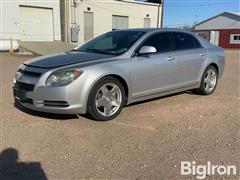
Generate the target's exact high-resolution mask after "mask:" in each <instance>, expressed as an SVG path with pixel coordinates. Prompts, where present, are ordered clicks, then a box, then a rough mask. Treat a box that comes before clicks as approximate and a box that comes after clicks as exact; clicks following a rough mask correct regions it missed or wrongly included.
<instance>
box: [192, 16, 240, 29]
mask: <svg viewBox="0 0 240 180" xmlns="http://www.w3.org/2000/svg"><path fill="white" fill-rule="evenodd" d="M213 29H214V30H218V29H240V20H239V19H231V18H230V17H227V16H218V17H216V18H214V19H211V20H209V21H206V22H204V23H202V24H199V25H197V26H196V27H195V30H198V31H199V30H213Z"/></svg>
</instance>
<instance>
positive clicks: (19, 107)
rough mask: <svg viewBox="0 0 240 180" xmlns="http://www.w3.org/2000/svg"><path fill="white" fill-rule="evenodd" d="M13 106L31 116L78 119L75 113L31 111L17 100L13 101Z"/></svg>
mask: <svg viewBox="0 0 240 180" xmlns="http://www.w3.org/2000/svg"><path fill="white" fill-rule="evenodd" d="M14 107H15V108H17V109H19V110H20V111H22V112H24V113H27V114H30V115H32V116H37V117H42V118H47V119H52V120H72V119H79V117H78V116H77V115H71V114H52V113H45V112H38V111H33V110H31V109H27V108H25V107H24V106H23V105H21V103H19V102H18V101H16V100H15V101H14Z"/></svg>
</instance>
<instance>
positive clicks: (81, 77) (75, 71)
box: [13, 29, 225, 120]
mask: <svg viewBox="0 0 240 180" xmlns="http://www.w3.org/2000/svg"><path fill="white" fill-rule="evenodd" d="M224 64H225V61H224V50H223V49H222V48H220V47H216V46H214V45H212V44H210V43H208V42H207V41H206V40H204V39H203V38H201V37H200V36H198V35H196V34H194V33H190V32H185V31H182V30H177V29H128V30H117V31H112V32H108V33H106V34H103V35H101V36H98V37H97V38H95V39H92V40H90V41H88V42H86V43H85V44H83V45H82V46H80V47H78V48H75V49H74V50H72V51H70V52H64V53H60V54H55V55H51V56H44V57H38V58H35V59H33V60H30V61H27V62H25V63H23V64H21V65H20V66H19V68H18V70H17V72H16V75H15V79H14V86H13V90H14V97H15V99H16V101H18V102H20V103H21V104H22V105H23V106H25V107H26V108H29V109H32V110H36V111H42V112H50V113H59V114H89V115H90V117H91V118H93V119H97V120H111V119H113V118H115V117H116V116H117V115H118V114H119V113H120V112H121V110H122V108H123V106H124V105H128V104H131V103H134V102H138V101H142V100H146V99H151V98H156V97H160V96H164V95H168V94H173V93H177V92H180V91H186V90H195V92H197V93H199V94H202V95H210V94H212V93H213V92H214V90H215V88H216V86H217V82H218V79H219V77H221V76H222V74H223V71H224Z"/></svg>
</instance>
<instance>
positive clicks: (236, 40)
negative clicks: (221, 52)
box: [230, 34, 240, 44]
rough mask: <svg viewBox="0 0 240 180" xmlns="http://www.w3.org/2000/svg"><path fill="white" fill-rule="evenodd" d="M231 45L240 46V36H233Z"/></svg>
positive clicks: (231, 36)
mask: <svg viewBox="0 0 240 180" xmlns="http://www.w3.org/2000/svg"><path fill="white" fill-rule="evenodd" d="M230 44H240V34H231V35H230Z"/></svg>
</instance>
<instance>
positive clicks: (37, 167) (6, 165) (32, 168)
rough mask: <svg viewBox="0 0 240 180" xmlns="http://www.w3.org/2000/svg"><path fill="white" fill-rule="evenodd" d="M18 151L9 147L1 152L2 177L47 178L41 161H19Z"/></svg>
mask: <svg viewBox="0 0 240 180" xmlns="http://www.w3.org/2000/svg"><path fill="white" fill-rule="evenodd" d="M18 160H19V157H18V151H17V150H16V149H14V148H7V149H5V150H3V151H2V152H1V154H0V179H4V180H5V179H6V180H23V179H24V180H32V179H37V180H38V179H39V180H40V179H41V180H47V176H46V174H45V172H44V170H43V169H42V167H41V163H40V162H19V161H18Z"/></svg>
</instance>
